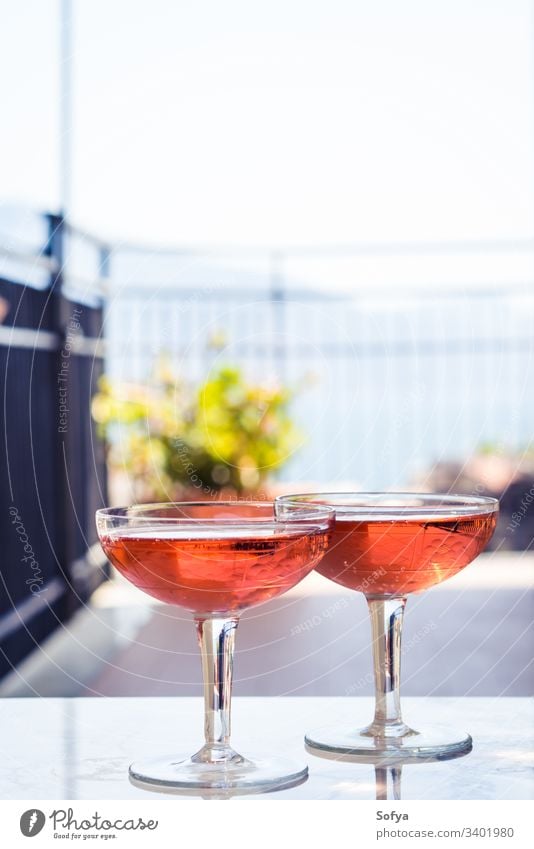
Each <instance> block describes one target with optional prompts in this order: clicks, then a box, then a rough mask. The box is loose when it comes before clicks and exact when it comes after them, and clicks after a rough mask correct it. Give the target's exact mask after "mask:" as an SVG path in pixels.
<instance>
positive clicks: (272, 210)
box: [0, 0, 534, 244]
mask: <svg viewBox="0 0 534 849" xmlns="http://www.w3.org/2000/svg"><path fill="white" fill-rule="evenodd" d="M0 7H1V18H2V25H1V29H0V102H1V104H2V111H1V114H2V131H1V133H0V203H1V202H3V201H8V202H17V203H19V202H20V203H24V204H30V205H32V206H34V207H38V208H54V207H56V206H57V203H58V167H57V158H58V157H57V150H58V96H59V95H58V92H59V88H58V61H57V53H58V26H59V25H58V10H59V2H58V0H17V2H16V3H15V2H12V0H0ZM531 7H532V3H531V2H527V0H433V2H431V3H429V2H428V0H403V2H402V3H399V2H398V0H372V2H371V0H315V1H314V0H269V2H263V3H261V2H250V0H224V2H220V0H194V2H193V0H189V1H188V2H186V0H133V2H132V0H92V2H81V0H74V27H75V28H74V47H75V49H74V57H73V66H74V78H73V85H74V111H73V126H72V145H73V173H72V205H71V214H72V217H73V218H74V220H75V221H76V222H77V223H78V224H80V225H82V226H84V227H86V228H89V229H90V230H93V231H95V232H97V233H98V234H101V235H104V236H106V237H119V238H126V239H129V240H142V241H143V242H149V243H171V244H180V243H182V244H183V243H202V244H206V243H218V244H224V243H234V244H247V243H255V244H268V243H281V244H288V243H289V244H296V243H299V244H314V243H321V244H332V243H343V242H354V241H366V240H378V241H388V240H394V241H397V240H403V239H408V240H425V239H430V240H442V239H477V238H480V239H490V238H525V237H532V236H533V235H534V165H533V163H534V154H533V151H534V133H533V107H534V91H533V89H534V86H533V80H534V67H533V61H532V58H533V44H534V26H533V23H532V19H531Z"/></svg>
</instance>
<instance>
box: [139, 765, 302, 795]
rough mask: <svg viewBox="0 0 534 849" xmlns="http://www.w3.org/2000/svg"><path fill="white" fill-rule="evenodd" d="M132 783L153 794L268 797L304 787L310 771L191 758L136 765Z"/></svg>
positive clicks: (292, 766)
mask: <svg viewBox="0 0 534 849" xmlns="http://www.w3.org/2000/svg"><path fill="white" fill-rule="evenodd" d="M129 773H130V780H132V781H133V782H134V783H136V784H140V785H144V786H145V787H146V788H147V789H152V790H160V791H165V790H171V791H172V790H173V789H175V790H190V791H198V790H208V791H216V792H217V793H221V794H226V793H228V794H229V795H233V794H234V793H235V794H238V793H268V792H270V791H273V790H283V789H285V788H287V787H294V786H295V785H297V784H301V783H302V782H304V781H306V779H307V778H308V767H307V766H306V765H305V764H299V763H294V762H293V761H291V760H286V759H281V758H258V759H257V760H256V759H254V760H249V759H248V758H247V759H243V761H242V763H238V764H235V763H232V764H225V763H218V764H209V763H198V762H195V761H193V760H192V759H191V758H185V759H180V758H179V757H177V758H165V759H163V758H162V759H160V760H150V761H137V762H135V763H133V764H131V766H130V770H129Z"/></svg>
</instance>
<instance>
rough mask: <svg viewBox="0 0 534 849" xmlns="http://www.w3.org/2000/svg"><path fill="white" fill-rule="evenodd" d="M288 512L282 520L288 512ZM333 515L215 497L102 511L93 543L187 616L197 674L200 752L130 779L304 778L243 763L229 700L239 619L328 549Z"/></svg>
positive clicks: (164, 783) (230, 783) (236, 785)
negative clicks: (197, 656)
mask: <svg viewBox="0 0 534 849" xmlns="http://www.w3.org/2000/svg"><path fill="white" fill-rule="evenodd" d="M286 512H287V515H286ZM333 517H334V511H333V510H332V509H329V508H328V507H326V508H325V507H324V506H321V505H317V506H314V505H309V506H308V505H301V506H300V508H299V507H298V505H297V506H296V509H294V508H292V509H291V511H285V509H284V508H281V509H280V510H279V511H278V515H275V513H274V508H273V504H271V503H259V502H244V501H232V502H224V501H217V502H211V503H181V504H180V503H169V504H149V505H141V506H136V507H122V508H121V507H119V508H109V509H105V510H99V511H98V512H97V514H96V523H97V529H98V534H99V537H100V543H101V545H102V548H103V549H104V552H105V553H106V555H107V556H108V558H109V560H110V561H111V563H112V564H113V565H114V566H115V568H116V569H117V570H118V571H119V572H120V573H121V574H122V575H124V577H125V578H127V579H128V580H129V581H131V583H132V584H135V586H136V587H139V589H142V590H143V591H144V592H146V593H148V594H149V595H151V596H154V597H155V598H157V599H159V600H160V601H163V602H167V603H168V604H176V605H179V606H180V607H183V608H185V609H186V610H190V611H191V612H192V613H193V616H194V619H195V622H196V627H197V633H198V640H199V644H200V650H201V653H202V671H203V676H204V735H205V743H204V745H203V746H202V748H201V749H200V750H199V751H198V752H197V753H196V754H194V755H193V756H192V757H190V758H184V757H172V756H170V757H167V758H165V759H163V760H151V761H148V762H146V763H145V762H142V763H134V764H132V765H131V766H130V776H131V777H132V779H134V780H135V781H137V782H141V783H143V784H147V785H152V786H154V787H159V788H173V787H176V788H185V789H195V788H203V789H206V790H222V791H233V790H243V791H244V792H250V791H261V790H264V791H265V790H275V789H281V788H283V787H287V786H291V785H293V784H296V783H299V782H300V781H302V780H304V779H305V778H306V776H307V772H308V768H307V766H305V765H304V766H303V765H302V764H299V765H297V764H293V763H291V762H287V761H279V760H275V759H272V760H271V759H270V758H262V759H258V760H249V759H248V758H245V757H243V756H242V755H239V754H238V753H237V752H236V751H234V749H233V748H232V747H231V746H230V697H231V687H232V663H233V653H234V639H235V633H236V629H237V625H238V621H239V615H240V613H241V611H242V610H245V608H248V607H253V606H254V605H257V604H261V603H262V602H265V601H269V600H270V599H272V598H275V597H276V596H278V595H280V594H281V593H284V592H286V591H287V590H289V589H291V587H293V586H295V584H297V583H298V582H299V581H300V580H302V578H304V577H305V576H306V575H307V574H308V573H309V572H310V571H311V570H312V569H313V567H314V566H316V565H317V563H318V562H319V560H320V559H321V557H322V555H323V553H324V552H325V550H326V548H327V545H328V541H329V535H330V531H331V528H332V526H333Z"/></svg>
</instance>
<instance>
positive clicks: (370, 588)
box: [277, 492, 499, 762]
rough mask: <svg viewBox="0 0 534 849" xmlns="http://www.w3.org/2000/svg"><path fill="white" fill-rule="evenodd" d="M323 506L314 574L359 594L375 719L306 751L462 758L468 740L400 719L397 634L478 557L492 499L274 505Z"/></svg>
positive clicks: (343, 499) (286, 502)
mask: <svg viewBox="0 0 534 849" xmlns="http://www.w3.org/2000/svg"><path fill="white" fill-rule="evenodd" d="M303 504H307V505H309V506H311V505H312V504H316V505H321V504H322V505H330V506H332V507H334V509H335V512H336V521H335V526H334V530H333V532H332V538H331V544H330V546H329V549H328V551H327V553H326V555H325V557H324V559H323V561H322V562H321V564H320V566H319V568H318V569H317V571H318V572H320V573H321V574H322V575H325V576H326V577H327V578H330V579H331V580H332V581H335V582H336V583H338V584H341V585H342V586H344V587H348V588H350V589H353V590H357V591H359V592H362V593H364V595H365V596H366V598H367V602H368V605H369V612H370V615H371V628H372V639H373V660H374V678H375V715H374V719H373V721H372V722H371V724H370V725H368V726H367V727H365V728H362V729H356V728H353V727H348V728H332V729H325V730H323V731H318V732H314V733H311V734H308V735H307V736H306V744H307V746H308V747H309V748H310V749H311V750H316V751H321V750H322V751H325V752H335V753H338V754H349V755H352V756H353V757H354V756H356V757H361V759H362V760H365V761H369V759H370V758H371V759H374V760H375V761H377V762H378V761H386V762H387V761H388V760H395V759H399V760H406V759H424V758H435V757H443V758H446V757H451V755H454V754H461V753H466V752H469V751H470V750H471V748H472V742H473V741H472V739H471V737H470V736H469V734H455V733H454V732H452V731H450V730H449V729H448V728H443V727H440V726H434V725H431V726H429V727H427V728H424V729H423V730H421V731H415V730H414V729H413V728H410V727H409V726H408V725H406V724H405V723H404V721H403V719H402V714H401V702H400V657H401V634H402V622H403V615H404V607H405V605H406V596H407V595H408V594H409V593H415V592H421V591H422V590H426V589H428V587H432V586H434V584H439V583H441V581H444V580H445V579H446V578H450V577H451V576H452V575H455V574H456V573H457V572H459V571H460V570H461V569H463V568H464V567H465V566H467V565H468V563H470V562H471V561H472V560H474V558H475V557H477V555H479V554H480V552H481V551H482V550H483V549H484V548H485V546H486V545H487V543H488V541H489V540H490V538H491V536H492V534H493V531H494V529H495V525H496V521H497V512H498V509H499V504H498V501H497V500H496V499H494V498H482V497H467V496H459V495H458V496H457V495H427V494H423V495H419V494H415V493H356V492H355V493H351V492H348V493H347V492H345V493H343V492H342V493H337V492H332V493H317V494H303V495H288V496H281V497H280V498H278V499H277V505H280V507H282V506H283V508H284V515H287V513H288V512H289V511H290V510H291V507H292V505H295V508H296V509H297V511H298V509H299V508H301V507H302V505H303Z"/></svg>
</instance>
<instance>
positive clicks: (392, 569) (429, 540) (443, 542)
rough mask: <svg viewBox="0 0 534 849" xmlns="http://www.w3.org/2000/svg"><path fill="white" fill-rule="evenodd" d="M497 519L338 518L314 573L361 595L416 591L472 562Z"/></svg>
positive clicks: (488, 516) (482, 516) (480, 516)
mask: <svg viewBox="0 0 534 849" xmlns="http://www.w3.org/2000/svg"><path fill="white" fill-rule="evenodd" d="M496 521H497V514H496V513H482V514H480V513H479V514H477V515H472V516H469V515H464V516H451V517H435V518H408V519H399V518H395V519H392V520H384V521H367V520H365V519H362V520H354V519H353V518H351V517H350V516H341V517H340V516H337V517H336V522H335V526H334V530H333V532H332V536H331V543H330V546H329V548H328V550H327V552H326V554H325V556H324V558H323V560H322V561H321V563H320V564H319V566H318V567H317V571H318V572H320V573H321V575H325V577H327V578H330V579H331V580H332V581H336V582H337V583H338V584H341V585H342V586H344V587H349V588H350V589H353V590H359V591H360V592H363V593H365V594H366V595H371V596H372V595H376V596H388V595H399V594H401V595H404V594H407V593H414V592H419V591H420V590H425V589H427V588H428V587H431V586H433V585H434V584H439V583H441V581H445V580H446V579H447V578H450V577H451V576H452V575H455V574H456V573H457V572H459V571H460V570H461V569H463V568H464V567H465V566H467V564H468V563H470V562H471V561H472V560H474V558H475V557H477V555H479V554H480V552H481V551H482V550H483V549H484V547H485V546H486V544H487V542H488V541H489V539H490V538H491V535H492V534H493V531H494V529H495V524H496Z"/></svg>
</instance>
